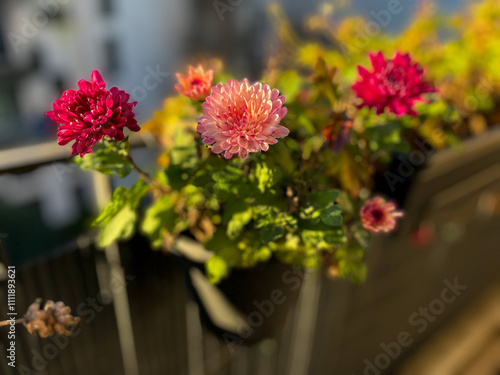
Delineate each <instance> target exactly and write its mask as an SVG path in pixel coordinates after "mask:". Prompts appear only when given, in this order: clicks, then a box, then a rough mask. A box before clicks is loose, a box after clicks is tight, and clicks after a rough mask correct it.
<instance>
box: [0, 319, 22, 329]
mask: <svg viewBox="0 0 500 375" xmlns="http://www.w3.org/2000/svg"><path fill="white" fill-rule="evenodd" d="M10 323H11V321H10V320H2V321H0V327H4V326H8V325H9V324H10ZM19 323H24V318H21V319H16V320H15V324H19Z"/></svg>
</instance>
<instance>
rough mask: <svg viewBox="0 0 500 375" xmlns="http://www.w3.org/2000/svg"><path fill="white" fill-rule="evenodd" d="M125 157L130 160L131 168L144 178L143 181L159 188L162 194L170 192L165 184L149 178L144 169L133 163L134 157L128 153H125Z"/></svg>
mask: <svg viewBox="0 0 500 375" xmlns="http://www.w3.org/2000/svg"><path fill="white" fill-rule="evenodd" d="M126 159H127V160H128V161H129V162H130V164H131V165H132V168H133V169H134V170H135V171H136V172H137V173H138V174H139V176H140V177H141V178H142V179H143V180H144V182H146V183H147V184H149V185H151V186H152V187H154V188H155V189H158V190H160V191H161V192H162V193H164V194H169V193H170V191H169V189H167V188H166V187H165V186H162V185H160V183H159V182H158V181H156V180H155V179H153V178H151V177H150V176H149V175H148V174H147V173H146V172H145V171H144V170H142V168H141V167H139V166H138V165H137V164H136V163H135V161H134V159H132V156H131V155H130V154H127V156H126Z"/></svg>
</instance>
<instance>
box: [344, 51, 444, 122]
mask: <svg viewBox="0 0 500 375" xmlns="http://www.w3.org/2000/svg"><path fill="white" fill-rule="evenodd" d="M369 56H370V60H371V62H372V67H373V71H371V72H370V71H368V70H366V69H365V68H363V67H362V66H358V71H359V78H360V79H359V81H357V82H356V83H355V84H354V85H353V86H352V89H353V90H354V91H355V93H356V96H357V97H358V98H360V99H362V100H363V102H362V103H361V104H360V105H358V108H361V107H370V108H372V107H374V108H376V109H377V114H381V113H383V112H384V110H385V109H386V108H387V110H388V111H389V112H392V113H394V114H396V115H397V116H402V115H406V114H408V115H411V116H416V115H417V113H416V112H415V111H414V110H413V105H414V103H415V102H417V101H420V100H423V98H422V95H423V94H426V93H431V92H436V89H435V88H434V86H432V84H430V83H428V82H426V81H424V80H423V77H422V75H423V73H424V70H423V69H422V68H421V67H420V66H419V65H418V64H417V63H415V62H413V61H412V60H411V58H410V55H409V54H404V55H403V54H401V53H399V52H397V53H396V56H395V57H394V59H392V60H386V59H385V57H384V55H383V54H382V52H379V53H377V54H376V55H374V54H370V55H369Z"/></svg>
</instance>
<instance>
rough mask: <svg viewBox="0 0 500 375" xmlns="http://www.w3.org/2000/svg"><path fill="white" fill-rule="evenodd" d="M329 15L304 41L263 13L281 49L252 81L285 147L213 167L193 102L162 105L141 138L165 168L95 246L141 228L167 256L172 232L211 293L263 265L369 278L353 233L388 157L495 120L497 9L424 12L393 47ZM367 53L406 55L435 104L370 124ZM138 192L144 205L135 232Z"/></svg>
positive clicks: (118, 167)
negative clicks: (269, 102)
mask: <svg viewBox="0 0 500 375" xmlns="http://www.w3.org/2000/svg"><path fill="white" fill-rule="evenodd" d="M335 9H337V8H333V7H329V6H325V7H323V8H322V11H321V12H320V13H319V14H316V15H313V16H310V17H308V18H307V19H306V22H305V31H306V33H305V35H306V36H304V35H303V34H301V36H299V35H298V34H297V33H295V32H294V30H293V28H292V27H291V25H290V23H289V22H288V20H287V18H286V15H285V14H284V11H283V10H282V9H281V8H280V7H279V6H278V5H274V6H272V7H271V8H270V16H271V17H272V18H273V19H274V21H275V24H276V28H277V33H278V35H279V37H280V43H279V44H278V46H276V48H275V55H274V56H273V57H272V58H271V59H270V62H269V65H268V67H267V69H266V71H265V74H264V77H263V79H262V82H266V83H268V84H270V85H271V86H272V87H276V88H278V89H279V90H280V93H281V95H283V96H285V98H286V107H287V109H288V113H287V115H286V117H285V118H284V120H283V121H282V122H281V125H283V126H285V127H287V128H288V129H289V130H290V135H289V136H288V137H286V138H281V139H280V140H279V142H278V143H277V144H275V145H272V146H271V147H270V148H269V150H268V151H266V152H265V153H264V152H260V153H251V154H249V156H248V157H247V158H246V159H240V158H237V157H234V158H232V159H230V160H225V159H223V158H222V157H220V156H218V155H215V154H214V153H212V152H211V150H210V148H209V147H207V146H205V145H204V144H203V143H202V139H201V137H200V134H199V133H198V132H197V131H196V126H197V123H198V117H199V116H200V114H201V111H202V107H201V103H200V102H193V101H192V100H190V99H188V98H187V97H185V96H182V95H180V94H179V95H176V96H173V97H170V98H167V99H166V100H165V101H164V105H163V108H162V109H161V110H159V111H157V112H156V113H155V114H154V115H153V117H152V119H151V120H150V121H149V122H148V123H147V124H146V125H144V126H143V127H142V129H143V131H147V132H150V133H152V134H153V135H154V136H155V137H156V139H157V140H158V143H159V145H160V146H161V149H162V153H161V156H160V157H159V159H158V162H159V164H160V166H161V168H162V169H161V171H160V172H159V173H158V174H157V175H156V176H154V178H153V180H154V181H155V183H153V184H152V185H146V184H145V183H144V182H142V180H140V181H139V182H137V184H136V185H134V187H132V188H130V189H125V188H123V187H120V188H118V189H117V190H116V191H115V192H114V194H113V198H112V200H111V202H110V203H109V204H108V206H106V208H105V209H104V211H103V213H102V214H101V215H100V216H99V217H98V218H97V219H96V221H95V225H97V226H99V227H100V228H101V234H100V237H99V244H100V245H101V246H106V245H108V244H110V243H111V242H112V241H113V240H115V239H126V238H129V237H130V236H131V234H132V233H133V232H134V230H135V227H136V225H138V226H139V228H140V230H141V232H142V233H143V234H144V235H146V236H147V237H148V238H149V239H150V241H151V245H152V246H153V247H154V248H166V247H168V246H170V245H172V243H173V242H174V241H175V238H176V237H177V236H179V235H180V234H182V233H187V234H189V235H191V236H193V237H195V238H196V239H197V240H199V241H200V242H202V243H203V244H204V246H205V247H206V249H208V250H210V251H212V252H213V253H214V254H215V255H214V256H213V257H212V258H211V259H210V260H209V261H208V263H207V264H206V270H207V275H208V277H209V279H210V281H212V282H219V281H220V280H221V279H223V278H224V277H226V276H227V275H228V274H229V273H230V270H231V269H232V268H234V267H251V266H254V265H255V264H257V263H259V262H265V261H267V260H269V259H270V258H271V257H276V258H277V259H279V260H281V261H283V262H286V263H291V264H296V265H299V266H304V267H320V266H321V264H322V262H323V261H324V259H325V258H328V259H333V260H334V261H335V262H336V264H337V266H338V272H339V274H340V276H342V277H347V278H349V279H351V280H353V281H355V282H362V281H363V280H364V279H365V278H366V275H367V269H366V265H365V263H364V252H365V249H366V247H367V246H368V245H369V242H370V233H369V232H368V231H367V230H365V229H364V228H363V226H362V225H361V224H360V207H361V206H362V205H363V203H364V202H365V201H366V199H367V197H368V196H369V195H370V194H369V193H370V192H372V190H373V185H374V182H373V180H374V179H373V177H374V175H375V174H376V173H377V172H380V171H384V170H385V169H384V168H386V166H387V165H388V163H390V161H391V158H392V155H393V153H394V152H395V151H398V152H403V153H404V152H409V151H411V150H412V148H414V147H415V140H420V141H422V142H428V143H430V144H431V145H432V146H433V147H435V148H442V147H446V146H448V145H455V144H457V143H458V142H459V139H460V138H461V137H464V136H467V135H469V134H476V133H478V132H480V131H483V130H484V129H485V128H486V127H487V126H488V125H489V124H490V123H492V122H494V121H496V120H498V118H499V114H498V108H499V107H500V106H499V105H498V101H499V98H500V95H499V92H500V83H499V82H500V75H499V74H500V73H499V72H500V70H498V69H497V65H498V61H500V43H499V41H500V4H499V3H498V1H496V0H485V1H483V2H482V3H479V4H474V5H472V6H471V10H470V12H467V13H466V14H464V15H454V16H452V17H441V16H439V15H437V14H435V13H434V10H433V8H432V7H431V6H430V5H428V4H427V5H425V6H422V7H421V9H420V11H419V14H418V15H417V16H416V18H415V20H414V21H413V22H412V23H411V24H409V26H408V27H407V29H406V30H404V32H403V33H402V34H401V35H400V36H390V35H386V34H385V33H383V32H380V33H376V35H373V36H369V37H366V38H365V41H364V42H360V40H362V38H360V35H359V33H360V30H361V31H362V30H364V29H365V25H366V20H364V19H362V18H359V17H355V18H347V19H344V20H343V21H341V22H334V21H333V19H334V18H333V17H332V12H334V10H335ZM440 35H448V38H447V39H443V38H442V37H440ZM376 51H382V52H384V53H385V54H386V56H393V55H394V53H395V51H401V52H408V53H410V54H411V56H412V58H414V59H415V60H416V61H418V62H419V63H420V64H421V65H422V66H423V67H425V75H426V77H427V79H428V80H430V81H432V82H433V83H434V84H435V85H436V87H437V89H438V92H439V94H430V95H428V96H425V98H424V100H423V101H422V102H421V103H420V104H419V105H417V106H416V108H415V109H416V112H417V115H416V116H413V117H412V116H395V115H393V114H391V113H388V112H385V113H382V114H380V115H376V114H375V112H374V111H373V110H369V109H367V108H363V109H359V108H358V106H357V105H356V104H357V102H356V98H354V97H353V93H352V90H351V86H352V85H353V83H354V81H355V80H356V77H357V74H358V73H357V66H358V65H362V66H368V63H369V62H368V53H370V52H376ZM457 56H460V58H457ZM210 67H211V68H213V70H214V72H215V80H216V82H219V80H227V79H228V78H229V76H228V75H227V73H225V72H224V71H223V69H222V66H221V64H220V62H218V63H217V64H216V65H212V66H208V67H205V68H210ZM495 111H496V112H495ZM495 119H496V120H495ZM127 155H128V144H127V143H126V142H122V143H119V144H115V143H109V142H107V143H106V142H105V143H103V144H102V145H101V146H100V147H99V148H98V149H94V153H93V154H90V155H86V156H85V157H83V158H81V159H80V158H77V159H76V160H77V162H78V163H79V164H80V166H81V167H82V168H84V169H93V170H98V171H100V172H102V173H105V174H109V173H112V172H116V173H117V174H118V175H119V176H125V175H127V174H128V173H129V172H130V170H131V169H132V165H131V163H130V160H129V158H128V157H127ZM148 191H152V192H154V194H153V197H154V199H153V201H152V203H151V204H150V205H149V206H148V207H147V208H146V209H145V212H144V215H142V216H141V218H140V219H139V223H137V221H138V214H137V209H138V207H139V202H140V200H141V198H142V196H144V194H146V192H148Z"/></svg>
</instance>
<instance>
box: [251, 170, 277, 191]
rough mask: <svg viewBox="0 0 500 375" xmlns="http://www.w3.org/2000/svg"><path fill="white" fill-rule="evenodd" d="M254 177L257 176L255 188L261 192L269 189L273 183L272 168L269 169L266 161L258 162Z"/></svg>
mask: <svg viewBox="0 0 500 375" xmlns="http://www.w3.org/2000/svg"><path fill="white" fill-rule="evenodd" d="M255 177H256V178H257V188H258V189H259V191H260V192H261V193H265V192H266V190H267V189H271V188H272V187H273V185H274V170H272V169H270V168H269V167H268V166H267V164H266V163H258V164H257V166H256V167H255Z"/></svg>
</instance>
